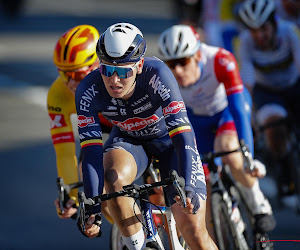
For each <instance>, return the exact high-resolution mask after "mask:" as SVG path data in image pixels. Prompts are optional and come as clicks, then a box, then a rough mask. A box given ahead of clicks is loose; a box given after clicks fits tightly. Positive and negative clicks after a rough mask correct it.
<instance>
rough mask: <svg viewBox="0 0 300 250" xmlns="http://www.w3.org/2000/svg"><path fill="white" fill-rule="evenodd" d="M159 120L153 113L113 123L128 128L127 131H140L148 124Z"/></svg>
mask: <svg viewBox="0 0 300 250" xmlns="http://www.w3.org/2000/svg"><path fill="white" fill-rule="evenodd" d="M157 120H159V118H158V116H157V115H152V116H149V117H147V118H140V117H133V118H129V119H127V120H126V121H124V122H119V121H113V120H112V122H113V124H115V125H116V126H118V127H120V128H122V129H124V130H126V131H138V130H141V129H143V128H145V127H146V126H147V125H150V124H152V123H154V122H156V121H157Z"/></svg>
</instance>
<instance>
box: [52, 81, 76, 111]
mask: <svg viewBox="0 0 300 250" xmlns="http://www.w3.org/2000/svg"><path fill="white" fill-rule="evenodd" d="M47 103H48V106H49V105H50V106H55V107H60V108H61V109H63V110H69V109H70V108H71V109H73V107H74V96H73V94H72V93H71V91H70V90H69V89H68V88H67V86H66V85H65V84H64V82H63V80H62V79H61V78H60V77H58V78H57V79H56V80H55V81H54V82H53V84H52V85H51V87H50V89H49V91H48V96H47Z"/></svg>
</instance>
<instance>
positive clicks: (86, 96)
mask: <svg viewBox="0 0 300 250" xmlns="http://www.w3.org/2000/svg"><path fill="white" fill-rule="evenodd" d="M96 94H98V91H97V90H95V84H93V85H92V86H91V87H89V88H88V89H86V90H85V91H84V92H83V95H82V96H81V99H80V102H79V103H80V106H79V108H80V110H82V111H85V112H89V107H90V105H91V102H92V100H93V99H94V97H95V96H96Z"/></svg>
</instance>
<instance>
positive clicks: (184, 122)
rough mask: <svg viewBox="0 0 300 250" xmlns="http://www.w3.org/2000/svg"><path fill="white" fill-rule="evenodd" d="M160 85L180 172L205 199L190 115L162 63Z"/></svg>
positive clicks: (166, 120)
mask: <svg viewBox="0 0 300 250" xmlns="http://www.w3.org/2000/svg"><path fill="white" fill-rule="evenodd" d="M161 71H163V74H162V75H160V79H159V81H160V86H163V85H164V86H163V88H164V89H165V93H167V92H168V93H169V94H168V95H162V96H163V97H164V98H162V99H161V106H162V109H163V114H164V117H165V122H166V125H167V129H168V132H169V135H170V137H171V139H172V142H173V144H174V146H175V150H176V153H177V157H178V161H179V171H180V175H181V176H183V177H184V178H185V181H186V183H185V184H186V186H189V187H191V188H193V189H194V190H197V193H198V194H200V195H201V198H202V199H205V198H206V184H205V176H204V171H203V167H202V163H201V160H200V156H199V153H198V150H197V146H196V140H195V134H194V131H193V128H192V126H191V124H190V122H189V119H188V117H187V112H186V108H185V104H184V102H183V99H182V97H181V94H180V90H179V87H178V85H177V82H176V79H175V77H174V76H173V74H172V72H171V71H170V70H169V68H168V67H167V66H166V65H162V66H161Z"/></svg>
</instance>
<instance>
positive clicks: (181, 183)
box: [170, 170, 187, 207]
mask: <svg viewBox="0 0 300 250" xmlns="http://www.w3.org/2000/svg"><path fill="white" fill-rule="evenodd" d="M170 178H171V180H172V181H173V186H174V188H175V189H176V192H177V194H178V195H179V197H180V199H181V201H182V203H183V207H187V204H186V194H185V191H184V187H185V180H184V178H182V177H179V176H178V174H177V172H176V171H175V170H171V171H170Z"/></svg>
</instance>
